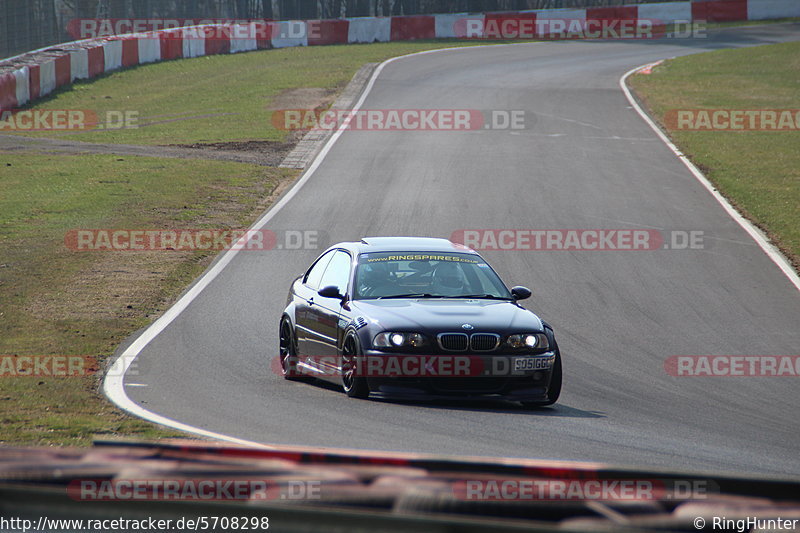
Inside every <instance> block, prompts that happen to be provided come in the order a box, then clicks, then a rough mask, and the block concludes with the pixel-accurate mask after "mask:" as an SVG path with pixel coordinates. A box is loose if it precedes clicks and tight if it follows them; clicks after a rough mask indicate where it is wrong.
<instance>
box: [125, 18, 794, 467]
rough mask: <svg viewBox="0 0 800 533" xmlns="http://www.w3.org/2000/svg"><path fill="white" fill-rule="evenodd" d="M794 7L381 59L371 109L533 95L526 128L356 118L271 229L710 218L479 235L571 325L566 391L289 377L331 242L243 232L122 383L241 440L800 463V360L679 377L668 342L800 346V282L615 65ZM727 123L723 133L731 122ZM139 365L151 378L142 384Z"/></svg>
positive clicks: (341, 234) (563, 328)
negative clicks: (548, 398) (568, 247)
mask: <svg viewBox="0 0 800 533" xmlns="http://www.w3.org/2000/svg"><path fill="white" fill-rule="evenodd" d="M798 38H800V25H772V26H757V27H747V28H739V29H736V30H725V31H720V32H716V33H710V34H709V38H707V39H698V40H693V41H678V40H662V41H657V42H656V41H653V42H634V41H606V42H550V43H535V44H522V45H513V46H494V47H482V48H465V49H460V50H453V51H444V52H437V53H431V54H423V55H416V56H413V57H408V58H403V59H399V60H396V61H394V62H392V63H390V64H388V65H387V66H386V67H385V69H384V70H383V71H382V73H381V74H380V76H379V77H378V78H377V80H376V83H375V85H374V87H373V89H372V91H371V92H370V93H369V95H368V97H367V98H366V101H365V102H364V105H363V108H364V109H380V108H444V109H453V108H455V109H459V108H461V109H464V108H466V109H483V110H490V109H500V110H526V116H527V121H526V128H525V129H524V130H521V131H508V130H505V131H488V130H479V131H471V132H458V133H456V132H356V131H348V132H345V133H344V134H343V135H342V136H341V137H340V138H339V140H338V141H337V142H336V144H335V145H334V146H333V148H332V149H331V151H330V152H329V153H328V155H327V157H326V158H325V159H324V161H322V164H321V165H320V167H319V168H318V170H317V171H316V173H315V174H314V175H313V176H312V177H311V179H310V180H309V181H308V182H307V183H306V184H305V185H304V186H303V188H302V189H300V190H299V192H298V193H297V195H296V196H295V197H294V198H292V199H291V201H290V202H289V203H288V204H287V205H286V207H285V208H283V209H282V210H280V211H279V212H278V213H277V214H276V215H275V217H274V218H273V219H272V220H271V221H270V223H269V225H268V228H269V229H272V230H275V231H278V232H279V231H281V230H283V229H310V230H321V231H324V232H326V233H327V238H328V243H333V242H338V241H342V240H351V239H358V238H360V237H362V236H366V235H423V236H438V237H449V236H450V234H451V233H452V232H453V231H454V230H457V229H463V228H536V229H551V228H569V229H574V228H654V229H661V230H701V231H703V232H704V233H705V244H706V247H705V249H702V250H685V251H679V250H657V251H626V252H613V251H605V252H590V251H583V252H569V251H540V252H530V251H517V252H512V251H502V252H499V251H498V252H486V253H485V254H484V255H485V256H486V257H487V259H488V260H489V262H490V263H491V264H492V265H493V266H494V267H495V268H496V269H497V270H498V272H499V273H500V274H501V276H502V277H503V279H504V280H505V281H506V282H507V283H508V284H509V285H516V284H520V285H526V286H529V287H531V288H532V290H533V294H534V295H533V297H532V298H531V299H530V300H528V301H526V302H525V304H526V305H527V306H528V307H529V308H531V309H533V310H534V311H536V312H537V313H539V314H541V315H542V316H543V317H544V318H545V319H546V320H548V321H549V322H550V323H551V324H552V325H553V326H554V328H555V331H556V334H557V336H558V339H559V343H560V346H561V349H562V352H563V360H564V372H565V384H564V391H563V394H562V397H561V401H560V403H559V404H558V405H557V406H556V407H555V408H552V409H541V410H537V411H524V410H522V409H520V408H518V407H516V406H515V405H513V404H505V403H484V402H481V403H468V404H458V403H446V404H441V403H438V404H412V403H390V402H378V401H358V400H352V399H348V398H347V397H346V396H345V395H344V394H342V393H341V392H338V391H335V390H332V389H331V388H329V387H325V386H321V385H312V384H302V383H292V382H286V381H284V380H282V379H281V378H280V377H279V376H277V375H275V374H274V373H273V372H272V371H271V370H270V366H269V359H270V358H272V357H275V356H276V355H277V346H278V339H277V323H278V318H279V316H280V312H281V310H282V308H283V307H284V302H285V297H286V291H287V289H288V287H289V284H290V282H291V280H292V279H293V278H294V277H295V276H296V275H297V274H299V273H300V272H302V271H303V269H304V268H305V267H306V266H307V265H308V264H309V263H310V262H311V261H312V260H313V259H314V257H316V255H317V254H318V253H319V251H317V250H302V251H290V250H274V251H269V252H247V253H244V252H243V253H239V254H238V255H236V256H235V258H234V259H233V261H232V262H231V263H230V264H229V265H228V266H227V267H226V268H225V269H224V270H223V271H222V272H221V273H220V275H219V276H217V277H216V278H215V279H214V281H213V282H212V283H211V284H210V285H209V286H208V287H207V288H205V290H204V291H203V292H202V293H200V295H199V296H198V297H197V298H196V299H194V300H193V301H192V302H191V304H190V305H189V306H188V308H187V309H186V310H185V311H184V312H183V313H181V314H180V315H179V316H178V317H177V318H176V319H175V320H174V321H173V322H171V323H170V324H169V326H167V328H166V329H165V330H164V331H163V332H161V333H160V334H159V335H158V336H157V337H156V338H155V339H154V340H153V341H152V342H151V343H150V344H149V345H147V346H146V347H145V348H144V349H143V350H142V352H141V354H140V355H139V357H138V359H137V361H136V362H135V364H134V366H133V367H132V371H131V372H129V374H128V375H127V376H126V378H125V382H126V391H127V393H128V395H129V397H130V398H131V399H132V400H133V401H134V402H136V403H137V404H139V405H140V406H142V407H144V408H145V409H148V410H151V411H154V412H156V413H159V414H161V415H164V416H166V417H169V418H171V419H174V420H179V421H181V422H184V423H186V424H190V425H192V426H196V427H200V428H204V429H207V430H210V431H214V432H218V433H223V434H226V435H232V436H235V437H240V438H243V439H248V440H252V441H258V442H263V443H273V444H300V445H309V446H322V447H330V448H336V447H346V448H362V449H372V450H394V451H414V452H430V453H444V454H454V455H485V456H507V457H527V458H551V459H567V460H592V461H609V462H615V463H621V464H628V465H643V466H656V467H668V468H675V469H690V470H695V471H697V470H701V471H744V472H761V473H778V474H792V475H797V474H798V472H800V469H799V468H798V466H800V461H798V457H800V444H798V436H800V417H798V404H800V402H799V401H798V400H799V399H800V389H798V381H797V379H795V378H721V377H716V378H676V377H671V376H668V375H667V374H666V373H665V371H664V367H663V363H664V360H665V359H666V358H667V357H669V356H671V355H677V354H682V355H702V354H736V355H783V354H797V353H798V352H797V348H798V346H800V292H798V291H797V290H796V289H795V287H794V286H793V285H792V284H791V283H790V281H789V280H788V279H787V278H786V277H785V276H784V275H783V274H782V273H781V272H780V270H779V269H778V268H777V267H776V265H775V264H774V263H773V262H771V261H770V259H769V258H768V257H767V255H766V254H765V253H764V252H763V251H762V250H761V249H760V248H759V247H758V246H757V245H756V244H755V242H754V241H753V240H752V239H751V238H750V237H749V236H748V235H747V234H746V233H745V231H744V230H743V229H742V228H741V227H740V226H739V225H737V224H736V223H735V222H734V221H733V220H732V219H731V218H730V217H729V216H728V215H727V214H726V213H725V212H724V210H723V209H722V207H721V206H720V205H719V204H718V203H717V202H716V201H715V200H714V199H713V198H712V196H711V195H710V194H709V193H708V192H707V191H706V190H705V189H704V188H703V187H702V186H701V185H700V183H699V182H698V181H697V180H696V179H695V178H694V177H693V176H692V175H691V174H690V172H689V171H688V170H687V169H686V167H685V166H684V165H683V164H681V163H680V161H679V160H678V159H677V158H676V157H675V155H674V154H673V153H672V152H671V151H670V150H669V149H668V148H667V146H665V145H664V144H663V143H662V142H661V141H660V140H659V139H658V138H657V136H656V134H655V133H654V132H653V131H652V130H651V129H650V128H649V127H648V126H647V124H646V123H645V122H644V121H643V120H642V118H641V117H640V116H639V115H638V114H637V113H636V112H635V111H634V110H633V109H631V107H630V105H629V103H628V101H627V100H626V98H625V96H624V95H623V93H622V92H621V91H620V88H619V86H618V83H619V79H620V76H621V75H622V74H623V73H625V72H626V71H628V70H629V69H631V68H633V67H635V66H637V65H641V64H644V63H647V62H649V61H654V60H657V59H662V58H668V57H672V56H678V55H684V54H690V53H696V52H701V51H705V50H712V49H719V48H725V47H736V46H749V45H759V44H767V43H773V42H781V41H787V40H797V39H798ZM721 135H724V134H721ZM132 384H137V385H145V386H132Z"/></svg>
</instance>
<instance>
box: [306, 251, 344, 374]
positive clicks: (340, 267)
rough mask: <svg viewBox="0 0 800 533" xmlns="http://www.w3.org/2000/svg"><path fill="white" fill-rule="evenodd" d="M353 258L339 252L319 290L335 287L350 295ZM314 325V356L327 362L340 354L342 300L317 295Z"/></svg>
mask: <svg viewBox="0 0 800 533" xmlns="http://www.w3.org/2000/svg"><path fill="white" fill-rule="evenodd" d="M352 263H353V260H352V257H351V256H350V254H349V253H347V252H345V251H344V250H337V251H336V253H335V254H334V256H333V258H331V261H330V263H328V266H327V267H326V269H325V273H324V274H323V275H322V280H320V283H319V288H320V289H321V288H323V287H328V286H331V285H333V286H335V287H338V288H339V292H340V293H341V294H348V290H349V281H350V271H351V269H352ZM312 313H313V316H314V320H315V322H314V325H315V330H316V333H317V334H318V337H317V342H315V343H314V346H313V350H315V354H314V355H319V356H321V357H325V359H324V360H325V361H328V360H330V358H332V357H335V356H336V355H337V354H338V343H339V317H340V316H341V314H342V300H341V299H340V298H325V297H323V296H320V295H319V294H318V295H317V298H316V300H315V305H314V306H313V308H312Z"/></svg>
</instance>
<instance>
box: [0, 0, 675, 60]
mask: <svg viewBox="0 0 800 533" xmlns="http://www.w3.org/2000/svg"><path fill="white" fill-rule="evenodd" d="M663 1H667V0H0V58H5V57H9V56H12V55H14V54H19V53H22V52H26V51H28V50H34V49H37V48H41V47H44V46H50V45H53V44H57V43H60V42H65V41H69V40H71V39H70V37H69V35H68V34H67V31H66V28H67V23H68V22H69V21H70V20H72V19H75V18H136V19H148V18H170V19H174V18H233V19H248V18H254V19H264V18H266V19H275V20H280V19H320V18H340V17H368V16H390V15H416V14H430V13H462V12H474V13H478V12H485V11H514V10H521V9H553V8H563V7H591V6H608V5H619V4H640V3H649V2H663Z"/></svg>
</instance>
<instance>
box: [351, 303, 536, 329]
mask: <svg viewBox="0 0 800 533" xmlns="http://www.w3.org/2000/svg"><path fill="white" fill-rule="evenodd" d="M351 305H352V309H353V313H354V316H363V317H364V318H366V319H367V320H368V321H371V322H372V323H373V324H375V325H376V326H379V327H381V328H383V329H394V328H399V329H408V328H409V327H416V328H419V329H420V330H425V331H431V330H436V331H464V329H462V325H464V324H470V325H471V326H472V327H473V329H471V330H470V331H472V332H481V331H486V332H497V333H504V332H506V333H507V332H509V331H512V330H514V331H519V332H523V331H542V330H543V327H542V321H541V320H540V319H539V317H538V316H536V315H535V314H534V313H532V312H531V311H528V310H527V309H524V308H522V307H520V306H519V305H517V304H516V303H514V302H510V301H505V300H499V301H498V300H465V299H449V298H448V299H425V298H420V299H405V298H404V299H396V300H357V301H355V302H352V304H351Z"/></svg>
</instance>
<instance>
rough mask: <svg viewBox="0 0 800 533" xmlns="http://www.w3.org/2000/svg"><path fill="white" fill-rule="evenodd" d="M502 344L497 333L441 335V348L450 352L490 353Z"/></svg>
mask: <svg viewBox="0 0 800 533" xmlns="http://www.w3.org/2000/svg"><path fill="white" fill-rule="evenodd" d="M499 344H500V335H498V334H496V333H473V334H472V335H467V334H466V333H441V334H439V346H441V348H442V349H443V350H447V351H448V352H465V351H467V349H470V350H471V351H473V352H490V351H492V350H494V349H495V348H497V346H498V345H499Z"/></svg>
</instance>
